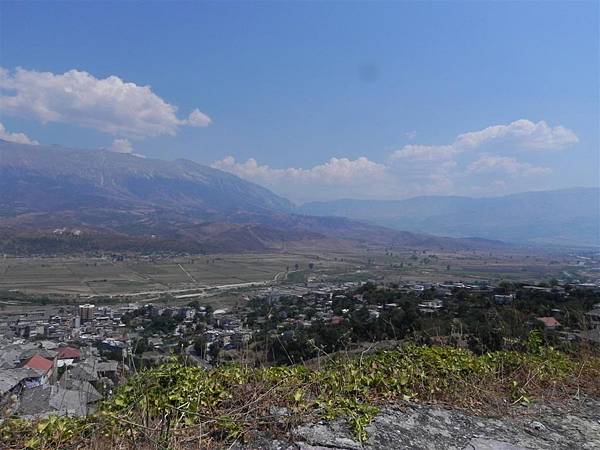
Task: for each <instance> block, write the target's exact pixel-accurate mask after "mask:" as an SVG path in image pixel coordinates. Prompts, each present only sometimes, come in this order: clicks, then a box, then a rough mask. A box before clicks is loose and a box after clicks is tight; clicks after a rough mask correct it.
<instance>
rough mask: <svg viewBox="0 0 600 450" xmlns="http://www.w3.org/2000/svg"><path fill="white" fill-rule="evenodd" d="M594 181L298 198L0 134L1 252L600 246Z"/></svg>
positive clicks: (196, 171)
mask: <svg viewBox="0 0 600 450" xmlns="http://www.w3.org/2000/svg"><path fill="white" fill-rule="evenodd" d="M599 194H600V190H599V189H593V188H576V189H568V190H562V191H547V192H528V193H523V194H514V195H510V196H505V197H495V198H469V197H442V196H439V197H417V198H412V199H408V200H399V201H360V200H339V201H334V202H314V203H307V204H304V205H302V206H299V207H298V206H295V205H294V204H292V203H291V202H290V201H288V200H287V199H285V198H283V197H281V196H278V195H276V194H274V193H273V192H271V191H269V190H268V189H266V188H264V187H261V186H259V185H257V184H254V183H251V182H249V181H246V180H243V179H241V178H239V177H237V176H235V175H232V174H229V173H226V172H223V171H221V170H217V169H214V168H211V167H207V166H204V165H201V164H198V163H195V162H193V161H189V160H176V161H163V160H158V159H150V158H143V157H140V156H136V155H132V154H124V153H115V152H110V151H107V150H81V149H68V148H63V147H60V146H46V145H26V144H16V143H10V142H7V141H2V140H0V252H5V253H14V254H20V253H23V254H26V253H44V252H72V251H96V250H103V251H107V250H108V251H110V250H114V251H122V250H135V251H180V252H216V251H248V250H250V251H264V250H274V249H277V250H279V249H282V248H283V247H285V246H294V245H302V243H303V242H306V241H311V242H313V241H321V242H323V243H324V242H325V241H327V242H328V243H333V245H334V247H335V246H336V245H342V241H343V243H345V244H348V243H352V244H353V245H356V244H358V245H363V244H365V243H370V244H377V245H381V246H385V247H393V248H398V247H402V248H423V249H425V248H428V249H442V248H443V249H448V250H459V249H489V248H497V247H502V246H505V245H506V244H504V243H503V242H499V241H506V242H512V243H519V244H559V245H585V246H589V245H592V246H597V245H600V242H599V240H600V236H599V233H598V230H599V220H600V219H599V217H600V213H599V207H600V195H599Z"/></svg>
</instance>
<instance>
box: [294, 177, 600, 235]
mask: <svg viewBox="0 0 600 450" xmlns="http://www.w3.org/2000/svg"><path fill="white" fill-rule="evenodd" d="M299 210H300V211H301V212H303V213H305V214H311V215H321V216H343V217H348V218H350V219H355V220H363V221H368V222H371V223H375V224H378V225H381V226H386V227H391V228H395V229H399V230H408V231H415V230H418V231H419V232H423V233H433V234H441V235H445V236H453V237H474V236H477V237H480V238H486V239H498V240H502V241H507V242H514V243H527V244H551V245H567V246H579V245H581V246H600V189H599V188H572V189H563V190H556V191H541V192H524V193H519V194H512V195H507V196H502V197H488V198H471V197H452V196H428V197H415V198H411V199H407V200H398V201H371V200H368V201H365V200H338V201H332V202H314V203H306V204H304V205H302V206H301V207H300V208H299Z"/></svg>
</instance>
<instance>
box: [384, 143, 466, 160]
mask: <svg viewBox="0 0 600 450" xmlns="http://www.w3.org/2000/svg"><path fill="white" fill-rule="evenodd" d="M458 153H459V150H458V149H456V148H455V147H454V146H452V145H405V146H404V147H402V148H401V149H400V150H396V151H395V152H394V153H392V159H398V160H406V159H412V160H416V161H441V160H450V159H453V158H454V157H455V156H456V155H457V154H458Z"/></svg>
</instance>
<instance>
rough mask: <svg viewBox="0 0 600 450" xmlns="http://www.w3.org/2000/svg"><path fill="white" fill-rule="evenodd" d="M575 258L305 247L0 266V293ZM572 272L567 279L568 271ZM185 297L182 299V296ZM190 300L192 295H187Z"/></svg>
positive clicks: (79, 291)
mask: <svg viewBox="0 0 600 450" xmlns="http://www.w3.org/2000/svg"><path fill="white" fill-rule="evenodd" d="M576 262H577V261H576V260H575V259H574V257H573V256H565V255H556V254H555V255H550V254H546V255H540V254H537V255H535V254H531V255H530V254H527V253H526V252H523V251H521V252H514V253H503V254H492V253H482V252H453V253H440V252H426V251H420V252H415V251H395V250H387V249H382V248H353V249H344V250H343V251H340V250H338V251H337V252H333V251H330V250H327V249H318V248H305V249H302V250H300V249H294V250H288V251H285V252H280V253H261V254H257V253H245V254H216V255H197V256H189V257H142V256H128V257H125V258H124V259H123V260H117V259H116V258H111V257H103V258H91V257H88V258H85V257H71V258H69V257H39V258H4V259H0V291H10V290H13V291H20V292H23V293H27V294H33V295H36V294H38V295H39V294H59V295H73V296H83V297H86V296H121V295H131V294H136V293H137V294H139V293H148V294H150V293H160V292H164V293H172V292H174V293H177V291H178V290H181V291H182V292H185V291H186V290H192V292H193V290H194V289H198V290H201V289H208V288H213V287H220V286H221V287H222V286H227V287H230V288H235V287H237V286H239V287H246V286H248V285H249V284H250V283H258V284H261V283H271V282H276V283H279V282H286V281H290V282H302V281H306V280H315V281H319V280H324V281H325V280H326V281H334V280H339V281H358V280H361V281H362V280H366V279H373V278H375V279H378V280H384V281H390V282H400V283H402V282H403V281H404V282H408V281H424V282H426V281H432V282H435V281H446V280H453V281H465V282H474V281H478V280H479V281H498V280H502V279H505V280H509V281H527V282H536V281H542V280H548V279H549V278H552V277H556V278H561V277H563V275H564V274H565V273H573V274H576V273H577V270H578V269H577V266H576ZM567 271H570V272H567ZM181 295H183V294H181ZM192 295H193V294H192Z"/></svg>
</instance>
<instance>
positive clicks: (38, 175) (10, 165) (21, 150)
mask: <svg viewBox="0 0 600 450" xmlns="http://www.w3.org/2000/svg"><path fill="white" fill-rule="evenodd" d="M0 190H1V192H2V194H3V195H2V198H1V199H0V214H2V215H5V216H6V215H10V214H14V213H26V212H42V211H44V212H52V211H56V210H57V209H60V210H69V209H74V208H85V207H89V206H93V207H94V208H103V207H108V208H114V209H117V208H130V207H136V208H146V209H149V210H156V211H158V210H164V209H168V210H171V211H177V212H180V213H193V214H194V215H206V216H211V215H215V214H216V215H219V214H232V213H235V212H239V211H244V212H264V211H290V210H291V208H292V205H291V203H290V202H289V201H288V200H286V199H284V198H282V197H279V196H277V195H275V194H273V193H272V192H271V191H269V190H268V189H265V188H262V187H260V186H258V185H256V184H253V183H250V182H247V181H244V180H242V179H240V178H238V177H236V176H234V175H231V174H228V173H226V172H222V171H220V170H216V169H213V168H210V167H207V166H202V165H200V164H197V163H194V162H192V161H187V160H177V161H172V162H169V161H160V160H155V159H146V158H140V157H137V156H133V155H128V154H119V153H114V152H109V151H102V150H96V151H85V150H70V149H64V148H61V147H56V146H53V147H49V146H31V145H22V144H13V143H8V142H5V141H0Z"/></svg>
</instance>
